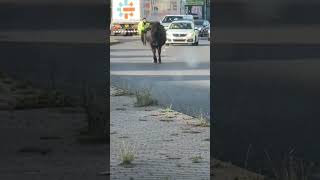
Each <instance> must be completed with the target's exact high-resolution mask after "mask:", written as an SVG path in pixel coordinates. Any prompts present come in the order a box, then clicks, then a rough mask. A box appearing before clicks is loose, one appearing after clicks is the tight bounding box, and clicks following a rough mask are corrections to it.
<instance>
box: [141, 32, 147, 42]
mask: <svg viewBox="0 0 320 180" xmlns="http://www.w3.org/2000/svg"><path fill="white" fill-rule="evenodd" d="M141 41H142V44H143V45H146V33H145V32H144V31H142V32H141Z"/></svg>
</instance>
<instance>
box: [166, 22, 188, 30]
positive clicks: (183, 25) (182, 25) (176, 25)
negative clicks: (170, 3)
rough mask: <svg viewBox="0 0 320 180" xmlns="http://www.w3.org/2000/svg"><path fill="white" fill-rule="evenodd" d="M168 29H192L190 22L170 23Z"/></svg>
mask: <svg viewBox="0 0 320 180" xmlns="http://www.w3.org/2000/svg"><path fill="white" fill-rule="evenodd" d="M169 29H192V25H191V23H185V22H181V23H172V24H171V26H170V28H169Z"/></svg>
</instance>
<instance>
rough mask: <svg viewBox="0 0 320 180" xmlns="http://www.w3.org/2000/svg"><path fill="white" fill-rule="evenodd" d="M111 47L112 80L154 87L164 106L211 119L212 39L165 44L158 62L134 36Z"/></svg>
mask: <svg viewBox="0 0 320 180" xmlns="http://www.w3.org/2000/svg"><path fill="white" fill-rule="evenodd" d="M119 39H120V41H121V42H122V43H120V44H117V45H114V46H111V48H110V70H111V71H110V75H111V83H112V84H114V85H118V86H120V87H123V88H129V89H132V90H139V89H140V90H142V89H150V92H151V95H152V97H154V98H155V99H157V100H158V102H159V104H160V105H164V106H168V105H171V104H172V108H173V109H175V110H178V111H181V112H184V113H187V114H189V115H194V116H197V115H200V114H201V113H202V114H203V115H205V116H207V117H208V118H209V114H210V63H209V60H210V42H209V41H208V40H206V39H203V40H200V44H199V46H186V45H177V46H176V45H175V46H164V48H163V51H162V64H154V63H153V58H152V52H151V49H150V47H149V46H143V45H142V43H141V41H139V39H137V38H136V40H133V39H134V38H132V37H126V38H124V37H120V38H119Z"/></svg>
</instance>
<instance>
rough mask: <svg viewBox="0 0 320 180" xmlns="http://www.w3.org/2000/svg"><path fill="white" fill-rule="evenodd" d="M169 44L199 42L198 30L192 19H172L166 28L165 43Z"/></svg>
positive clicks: (196, 43) (195, 43)
mask: <svg viewBox="0 0 320 180" xmlns="http://www.w3.org/2000/svg"><path fill="white" fill-rule="evenodd" d="M169 44H191V45H195V46H197V45H198V44H199V31H198V30H196V29H195V27H194V23H193V21H189V20H186V21H174V22H172V23H171V24H170V25H169V28H168V30H167V41H166V45H169Z"/></svg>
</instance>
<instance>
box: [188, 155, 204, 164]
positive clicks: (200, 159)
mask: <svg viewBox="0 0 320 180" xmlns="http://www.w3.org/2000/svg"><path fill="white" fill-rule="evenodd" d="M190 159H191V161H192V163H200V162H201V161H202V160H203V158H202V157H201V156H200V155H198V156H192V157H191V158H190Z"/></svg>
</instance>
